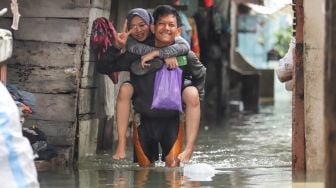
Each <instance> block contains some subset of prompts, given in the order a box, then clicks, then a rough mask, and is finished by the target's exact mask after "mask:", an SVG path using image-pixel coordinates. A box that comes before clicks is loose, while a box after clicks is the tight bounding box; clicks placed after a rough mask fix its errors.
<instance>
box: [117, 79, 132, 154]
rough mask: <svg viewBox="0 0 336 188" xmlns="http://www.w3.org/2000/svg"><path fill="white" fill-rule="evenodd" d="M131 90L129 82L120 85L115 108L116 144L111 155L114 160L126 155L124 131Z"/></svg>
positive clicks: (127, 120) (125, 130)
mask: <svg viewBox="0 0 336 188" xmlns="http://www.w3.org/2000/svg"><path fill="white" fill-rule="evenodd" d="M133 92H134V89H133V86H132V85H131V84H130V83H124V84H122V85H121V86H120V89H119V94H118V98H117V109H116V111H117V112H116V114H117V115H116V118H117V131H118V146H117V150H116V152H115V154H114V155H113V159H115V160H121V159H124V158H125V157H126V139H127V138H126V132H127V127H128V123H129V116H130V111H131V99H132V95H133Z"/></svg>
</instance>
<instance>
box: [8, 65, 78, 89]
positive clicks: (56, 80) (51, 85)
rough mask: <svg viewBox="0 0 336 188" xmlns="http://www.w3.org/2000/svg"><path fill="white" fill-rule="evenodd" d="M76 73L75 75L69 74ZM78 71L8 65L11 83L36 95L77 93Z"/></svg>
mask: <svg viewBox="0 0 336 188" xmlns="http://www.w3.org/2000/svg"><path fill="white" fill-rule="evenodd" d="M69 71H74V73H67V72H69ZM75 71H76V70H72V69H71V68H44V67H36V66H30V65H26V66H25V65H17V64H15V65H8V81H9V83H12V84H16V85H18V86H20V87H21V88H22V89H23V90H26V91H30V92H35V93H75V92H76V88H77V85H76V72H75Z"/></svg>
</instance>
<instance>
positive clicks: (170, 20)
mask: <svg viewBox="0 0 336 188" xmlns="http://www.w3.org/2000/svg"><path fill="white" fill-rule="evenodd" d="M152 31H153V33H154V34H155V46H156V47H165V46H169V45H171V44H172V43H174V41H175V37H176V36H178V35H180V34H181V32H182V28H181V27H178V26H177V21H176V17H175V16H174V15H172V14H168V15H162V16H159V18H158V20H157V22H156V24H155V25H154V26H153V27H152Z"/></svg>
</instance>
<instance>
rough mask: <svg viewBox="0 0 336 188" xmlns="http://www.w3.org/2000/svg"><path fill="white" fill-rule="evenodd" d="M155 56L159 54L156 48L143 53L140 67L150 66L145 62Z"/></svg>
mask: <svg viewBox="0 0 336 188" xmlns="http://www.w3.org/2000/svg"><path fill="white" fill-rule="evenodd" d="M157 56H159V51H158V50H154V51H151V52H149V53H148V54H145V55H143V56H141V67H142V68H145V67H148V66H150V64H149V63H147V62H148V61H150V60H152V59H154V58H155V57H157Z"/></svg>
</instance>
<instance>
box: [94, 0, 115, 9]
mask: <svg viewBox="0 0 336 188" xmlns="http://www.w3.org/2000/svg"><path fill="white" fill-rule="evenodd" d="M111 2H112V1H111V0H91V7H92V8H100V9H104V10H110V8H111Z"/></svg>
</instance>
